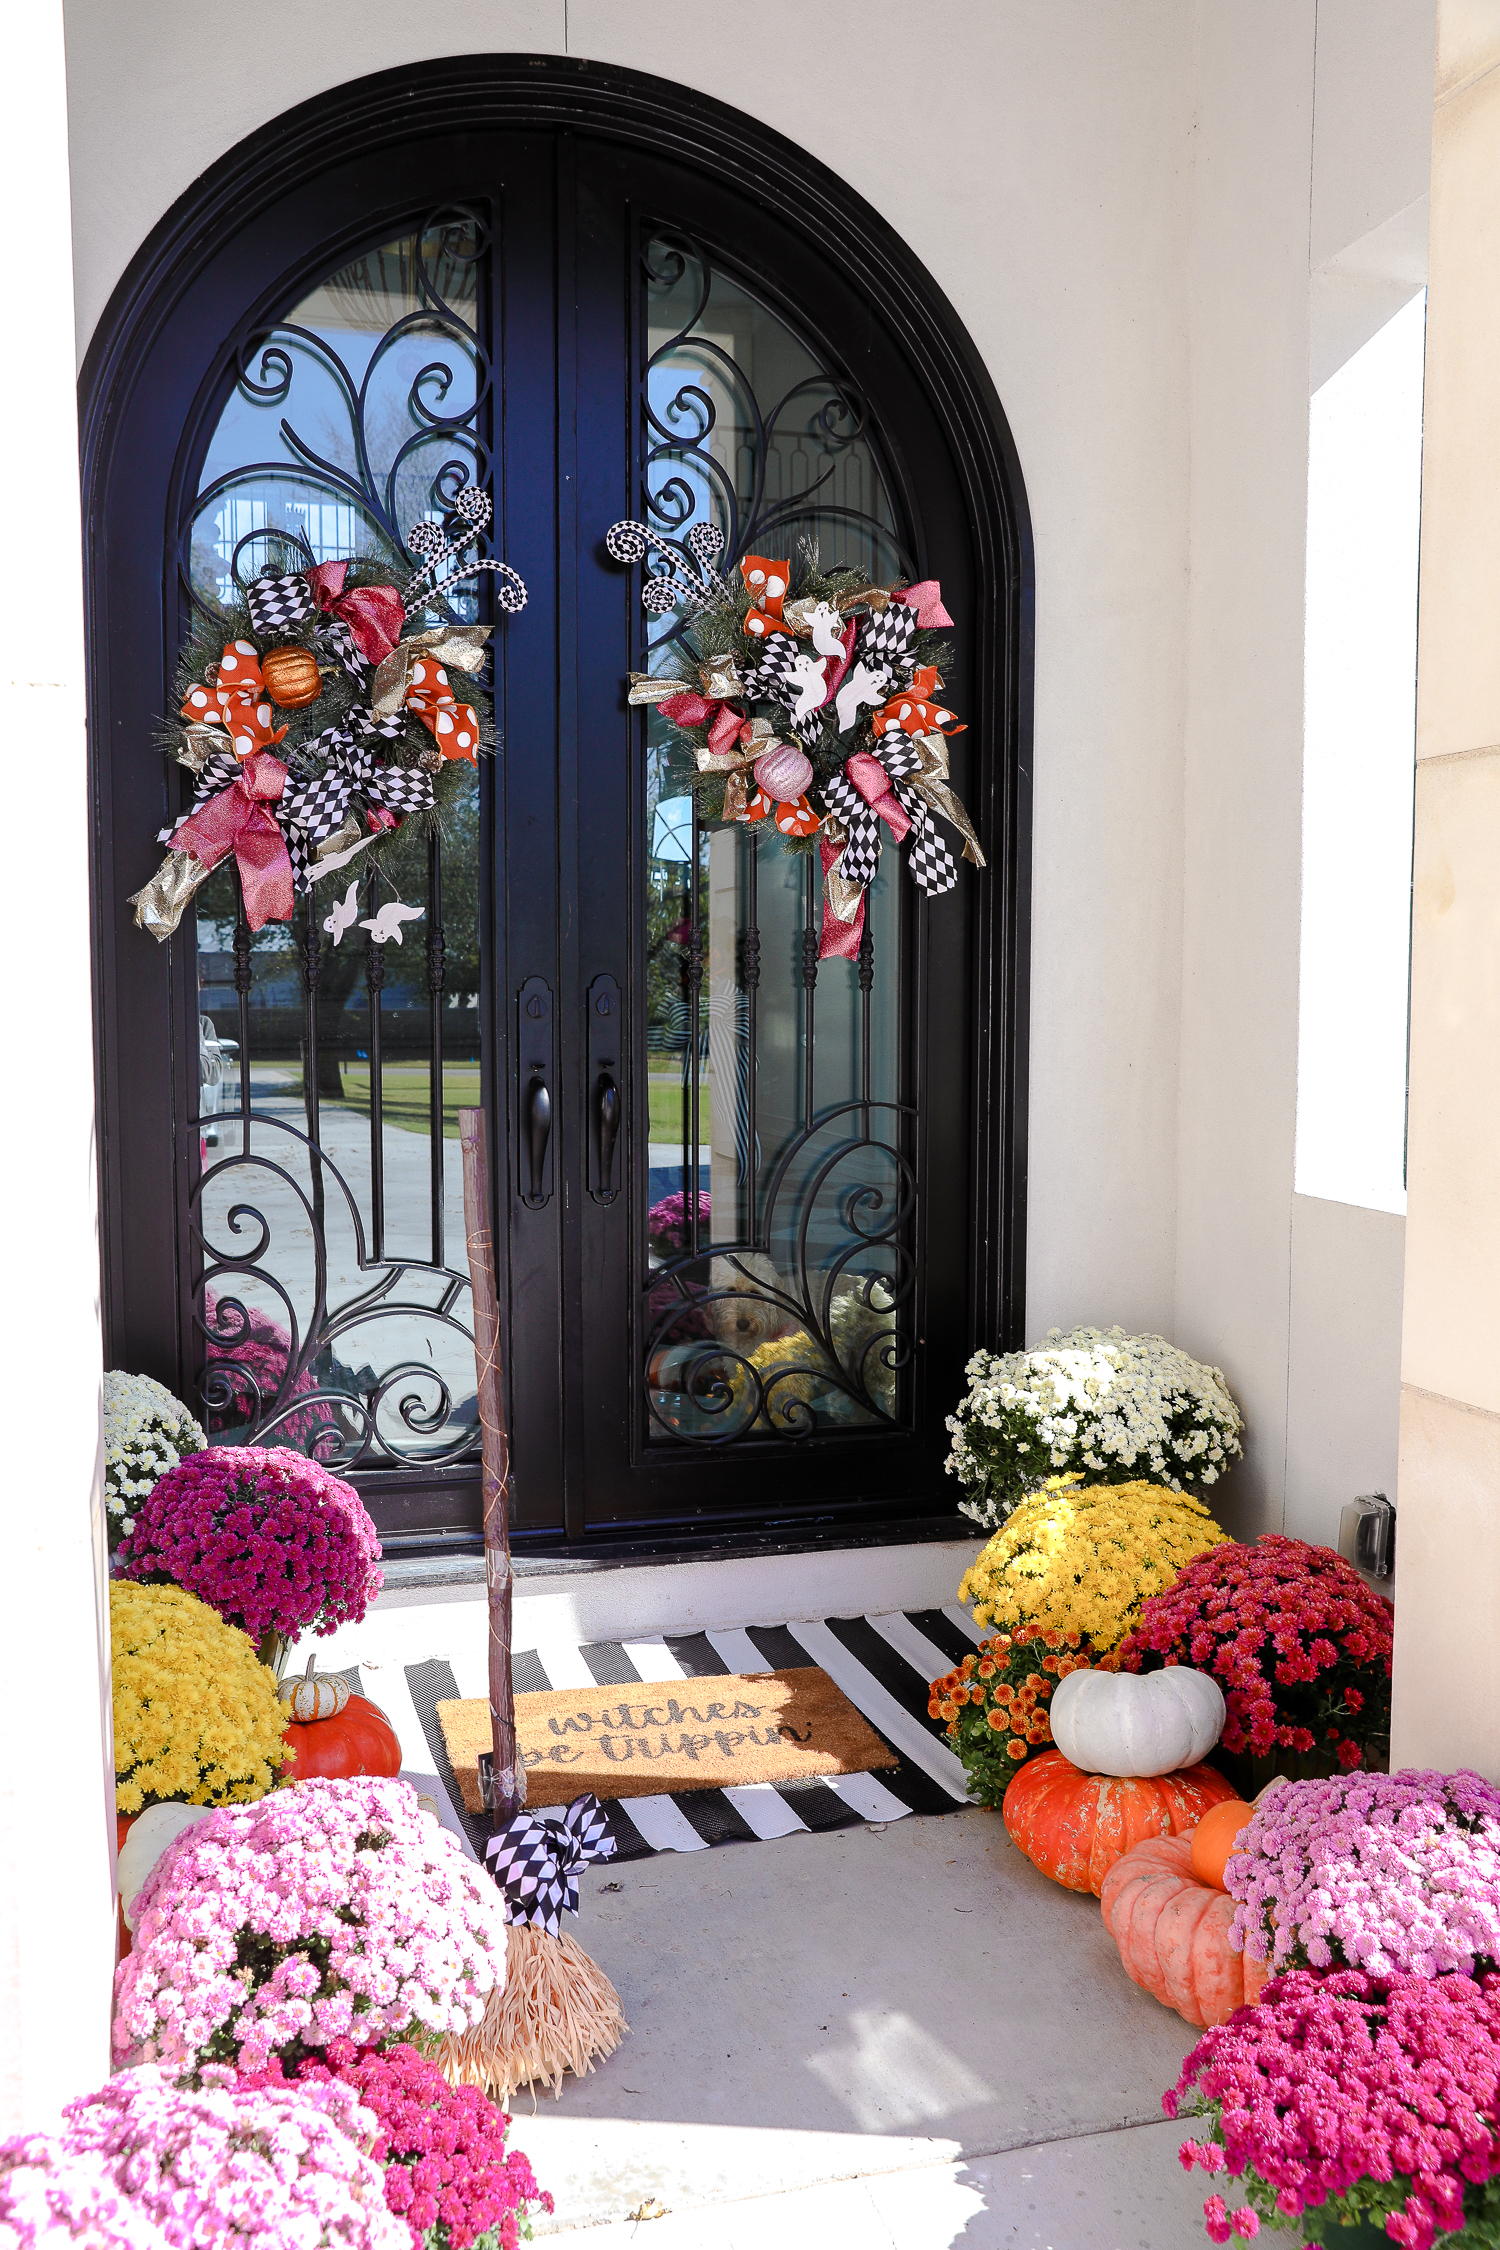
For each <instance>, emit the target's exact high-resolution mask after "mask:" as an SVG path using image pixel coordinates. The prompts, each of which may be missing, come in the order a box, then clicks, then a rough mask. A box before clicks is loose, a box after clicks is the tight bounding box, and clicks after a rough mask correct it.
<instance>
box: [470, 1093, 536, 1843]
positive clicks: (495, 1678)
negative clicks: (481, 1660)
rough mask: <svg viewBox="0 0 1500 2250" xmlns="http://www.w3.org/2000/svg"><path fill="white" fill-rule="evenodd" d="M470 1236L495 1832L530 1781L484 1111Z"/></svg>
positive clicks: (473, 1144)
mask: <svg viewBox="0 0 1500 2250" xmlns="http://www.w3.org/2000/svg"><path fill="white" fill-rule="evenodd" d="M458 1139H459V1146H460V1148H461V1149H462V1151H463V1167H464V1234H465V1236H466V1239H467V1244H468V1251H469V1279H470V1281H471V1283H472V1285H473V1291H474V1370H475V1375H476V1378H477V1384H478V1391H479V1439H480V1455H481V1474H482V1479H483V1491H484V1575H485V1585H486V1587H487V1589H488V1593H489V1613H490V1647H489V1656H490V1739H491V1744H492V1747H493V1752H494V1788H493V1793H492V1796H491V1802H490V1826H491V1828H492V1829H495V1830H498V1829H501V1828H503V1827H504V1826H505V1824H506V1822H507V1821H508V1820H510V1819H511V1818H512V1816H513V1815H514V1814H515V1813H517V1812H519V1811H520V1809H521V1807H522V1806H523V1805H524V1804H525V1802H526V1774H525V1770H524V1768H523V1767H522V1766H521V1765H520V1764H519V1762H518V1760H517V1757H516V1704H515V1689H514V1685H513V1682H512V1679H511V1665H510V1633H511V1567H510V1439H509V1437H508V1435H507V1433H506V1428H505V1383H504V1377H503V1370H502V1366H501V1354H500V1303H499V1299H498V1297H497V1295H496V1292H495V1244H494V1238H493V1236H492V1235H491V1233H490V1166H489V1155H488V1148H487V1143H486V1140H485V1128H484V1111H483V1110H482V1109H461V1110H460V1111H459V1113H458Z"/></svg>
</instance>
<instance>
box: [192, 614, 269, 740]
mask: <svg viewBox="0 0 1500 2250" xmlns="http://www.w3.org/2000/svg"><path fill="white" fill-rule="evenodd" d="M182 715H183V717H184V718H185V719H186V720H187V721H188V723H189V725H192V726H201V727H223V728H224V729H225V730H226V732H227V733H228V735H229V739H230V742H231V744H232V745H233V748H234V754H235V756H236V757H237V758H253V757H254V755H255V753H256V751H257V750H264V749H265V748H266V747H267V746H268V744H270V743H272V742H279V741H280V740H281V738H282V736H283V735H284V734H285V733H286V727H285V725H282V726H279V727H278V726H275V725H273V723H272V722H273V721H274V719H275V717H276V712H275V709H274V707H273V706H272V703H271V698H270V697H269V696H268V695H267V693H266V684H265V681H264V680H263V679H262V678H261V676H260V658H259V657H258V656H257V655H256V653H255V645H254V643H253V642H252V641H226V643H225V645H224V654H223V655H222V656H221V657H220V659H219V662H218V666H217V677H216V678H215V680H214V682H213V684H212V685H211V686H210V685H209V684H207V683H206V682H203V681H195V682H194V683H193V685H192V687H190V688H189V689H188V692H187V699H186V701H185V702H184V704H183V706H182ZM200 739H201V737H200Z"/></svg>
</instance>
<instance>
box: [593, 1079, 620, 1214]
mask: <svg viewBox="0 0 1500 2250" xmlns="http://www.w3.org/2000/svg"><path fill="white" fill-rule="evenodd" d="M621 1107H622V1104H621V1101H620V1089H619V1087H618V1086H617V1085H616V1084H615V1082H614V1080H613V1079H612V1078H611V1077H610V1075H609V1073H608V1072H607V1071H606V1072H604V1073H603V1075H602V1076H601V1077H600V1080H599V1084H598V1087H597V1089H596V1093H595V1114H596V1116H597V1119H598V1124H599V1178H600V1182H601V1184H602V1186H603V1188H604V1190H605V1192H606V1193H608V1191H609V1190H610V1188H612V1187H613V1185H614V1178H615V1142H616V1141H617V1140H618V1138H619V1134H620V1113H621Z"/></svg>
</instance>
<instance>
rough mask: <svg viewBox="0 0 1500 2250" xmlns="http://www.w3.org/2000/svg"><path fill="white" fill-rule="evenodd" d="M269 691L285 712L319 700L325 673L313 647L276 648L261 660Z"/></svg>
mask: <svg viewBox="0 0 1500 2250" xmlns="http://www.w3.org/2000/svg"><path fill="white" fill-rule="evenodd" d="M260 676H261V678H262V680H263V681H264V682H265V687H266V693H267V695H269V697H270V698H271V701H272V702H273V703H274V704H276V705H277V706H278V707H279V708H280V709H281V710H283V711H298V710H300V709H301V708H302V706H303V704H305V703H316V702H317V700H318V697H319V696H320V695H321V694H322V692H323V675H322V673H321V672H320V671H319V670H318V660H317V658H316V657H315V656H314V655H313V652H312V650H311V649H310V648H273V649H271V650H269V651H268V653H267V654H266V655H265V656H263V657H262V658H261V660H260Z"/></svg>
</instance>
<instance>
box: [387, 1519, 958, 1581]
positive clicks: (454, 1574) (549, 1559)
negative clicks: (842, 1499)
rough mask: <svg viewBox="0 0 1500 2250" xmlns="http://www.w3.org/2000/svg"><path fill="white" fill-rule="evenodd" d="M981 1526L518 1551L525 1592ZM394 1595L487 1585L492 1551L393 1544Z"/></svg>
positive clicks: (834, 1528)
mask: <svg viewBox="0 0 1500 2250" xmlns="http://www.w3.org/2000/svg"><path fill="white" fill-rule="evenodd" d="M980 1537H981V1533H980V1531H979V1529H978V1527H977V1526H976V1525H974V1524H972V1523H971V1522H970V1521H969V1519H968V1518H967V1516H961V1515H957V1514H954V1515H947V1516H906V1517H895V1518H892V1517H883V1518H881V1519H879V1520H878V1521H871V1522H866V1523H860V1522H857V1521H856V1522H853V1523H836V1524H814V1525H796V1526H793V1525H787V1526H785V1527H783V1528H775V1527H773V1528H770V1529H768V1530H764V1531H743V1530H742V1531H719V1532H710V1531H700V1530H694V1531H678V1532H656V1533H645V1532H643V1533H634V1534H621V1535H618V1536H614V1537H604V1538H599V1539H591V1540H590V1541H589V1542H588V1543H587V1545H586V1546H580V1545H579V1544H577V1543H576V1542H572V1543H570V1542H567V1541H564V1540H547V1541H545V1542H544V1541H533V1540H530V1539H518V1540H517V1542H516V1543H515V1545H514V1546H513V1547H512V1550H511V1564H512V1567H513V1569H514V1571H515V1576H516V1581H517V1592H518V1593H521V1592H524V1591H525V1581H526V1580H527V1579H529V1578H552V1579H556V1578H569V1577H585V1576H588V1575H590V1574H591V1573H593V1572H596V1571H606V1570H639V1569H640V1568H642V1567H643V1566H655V1565H665V1564H671V1563H714V1562H749V1561H754V1560H759V1559H764V1558H770V1557H773V1556H778V1555H818V1554H833V1553H841V1552H853V1551H855V1550H858V1549H861V1548H869V1547H912V1546H926V1545H929V1544H934V1543H943V1544H950V1543H952V1542H953V1541H955V1540H967V1541H977V1540H978V1539H979V1538H980ZM383 1567H384V1570H385V1583H386V1588H387V1590H388V1591H392V1592H394V1591H397V1590H399V1591H402V1592H407V1591H415V1590H417V1589H419V1588H422V1587H428V1586H432V1587H438V1586H469V1585H473V1586H482V1585H483V1584H484V1549H483V1547H482V1545H481V1544H480V1542H478V1541H477V1540H475V1539H473V1538H472V1537H469V1538H465V1539H464V1540H463V1541H462V1542H461V1543H460V1542H458V1541H455V1542H454V1543H453V1545H452V1546H444V1547H442V1548H440V1549H439V1548H436V1547H435V1545H434V1543H432V1542H430V1541H423V1540H420V1539H414V1540H413V1541H412V1542H411V1543H410V1545H408V1544H407V1543H406V1542H404V1541H397V1540H391V1541H388V1542H387V1543H386V1548H385V1558H384V1565H383Z"/></svg>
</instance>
